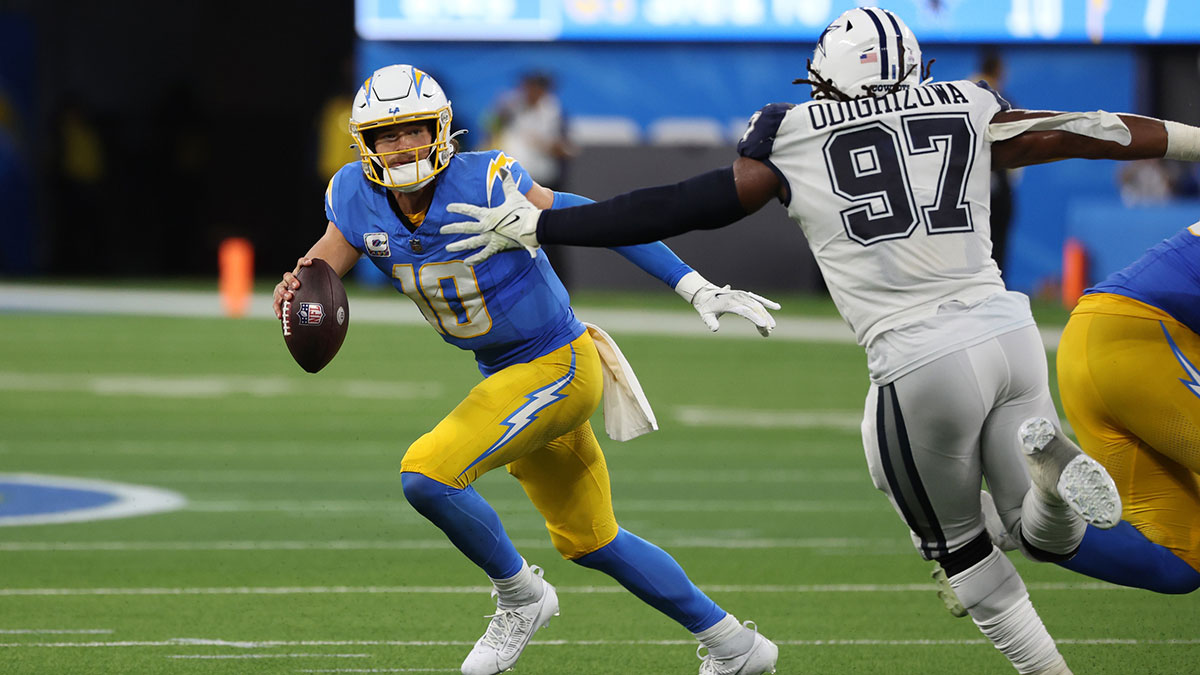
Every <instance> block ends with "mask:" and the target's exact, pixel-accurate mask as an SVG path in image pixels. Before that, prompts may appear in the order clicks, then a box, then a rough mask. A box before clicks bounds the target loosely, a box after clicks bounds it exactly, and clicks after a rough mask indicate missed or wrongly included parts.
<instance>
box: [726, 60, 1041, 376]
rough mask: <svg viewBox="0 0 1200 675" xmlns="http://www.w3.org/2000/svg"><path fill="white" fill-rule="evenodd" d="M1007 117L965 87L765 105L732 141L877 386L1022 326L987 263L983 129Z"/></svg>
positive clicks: (981, 93) (1017, 301) (988, 94)
mask: <svg viewBox="0 0 1200 675" xmlns="http://www.w3.org/2000/svg"><path fill="white" fill-rule="evenodd" d="M1008 107H1009V106H1008V103H1007V102H1005V101H1004V99H1002V98H1000V97H999V96H997V95H996V93H995V92H993V91H992V90H991V89H987V88H986V87H984V86H981V85H977V84H975V83H972V82H967V81H956V82H935V83H931V84H926V85H922V86H918V87H910V88H907V89H904V90H900V91H897V92H895V93H891V94H888V95H886V96H881V97H878V98H860V99H856V100H853V101H846V102H835V101H825V100H814V101H809V102H807V103H804V104H801V105H795V104H791V103H772V104H770V105H768V106H766V107H764V108H763V109H761V110H759V111H758V112H757V113H755V114H754V116H753V117H752V118H751V120H750V128H749V129H747V131H746V134H745V135H744V136H743V137H742V140H741V142H739V143H738V153H739V154H740V155H742V156H744V157H749V158H751V159H756V160H759V161H761V162H764V163H766V164H767V165H768V166H770V167H771V168H772V169H773V170H774V171H775V173H776V174H777V175H778V176H779V177H780V179H781V180H782V182H783V183H784V185H785V186H786V187H785V195H786V201H785V206H787V209H788V215H790V216H791V217H792V219H793V220H795V221H796V222H797V223H799V224H800V227H801V229H802V230H803V231H804V236H805V238H806V239H808V242H809V244H810V246H811V248H812V251H813V254H814V255H815V256H816V259H817V264H818V265H819V266H820V268H821V272H822V273H823V274H824V275H825V279H826V280H827V281H828V286H829V292H830V295H831V296H832V297H833V300H834V303H836V304H837V307H838V311H840V312H841V314H842V317H843V318H844V319H845V320H846V322H847V323H848V324H850V327H851V328H852V329H853V330H854V333H855V337H856V338H857V340H858V343H859V344H860V345H862V346H863V347H865V348H866V350H867V354H868V367H869V368H870V371H871V376H872V379H873V380H874V381H876V382H877V383H883V382H887V381H890V380H892V379H894V378H896V377H899V376H900V375H902V374H904V373H905V372H909V371H911V370H912V369H914V368H916V367H917V366H919V365H921V364H922V363H928V362H929V361H931V360H933V359H934V358H937V357H938V356H939V355H941V354H945V353H948V352H950V351H953V350H954V349H957V348H961V347H963V346H965V345H969V344H971V343H977V342H979V341H982V340H984V339H987V338H988V337H991V336H993V335H998V334H1000V333H1002V332H1007V331H1011V330H1014V329H1015V328H1017V327H1019V326H1021V325H1025V324H1032V323H1033V317H1032V315H1031V314H1030V313H1029V306H1028V299H1027V298H1025V297H1024V296H1022V295H1020V294H1017V293H1006V292H1005V288H1004V283H1003V282H1002V281H1001V280H1000V270H999V268H998V267H997V266H996V264H995V262H993V261H992V257H991V252H992V243H991V225H990V223H989V218H990V207H989V200H990V197H991V145H990V143H989V142H988V140H987V134H986V130H987V128H988V124H989V123H990V122H991V119H992V117H993V116H995V114H996V113H998V112H1000V111H1001V110H1006V109H1008ZM902 328H904V329H906V330H899V329H902ZM909 329H911V330H909Z"/></svg>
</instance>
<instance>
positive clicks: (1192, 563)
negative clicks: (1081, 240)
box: [1058, 223, 1200, 593]
mask: <svg viewBox="0 0 1200 675" xmlns="http://www.w3.org/2000/svg"><path fill="white" fill-rule="evenodd" d="M1197 261H1200V223H1196V224H1194V225H1192V226H1191V227H1189V228H1187V229H1185V230H1183V231H1182V232H1179V233H1178V234H1176V235H1175V236H1173V237H1171V238H1170V239H1167V240H1165V241H1163V242H1162V243H1160V244H1158V245H1157V246H1155V247H1153V248H1151V249H1150V250H1149V251H1147V252H1146V254H1145V255H1143V256H1142V257H1141V258H1139V259H1138V260H1137V261H1135V262H1134V263H1133V264H1131V265H1129V266H1128V267H1126V268H1125V269H1123V270H1120V271H1118V272H1115V273H1113V274H1112V275H1110V276H1109V277H1108V278H1107V279H1105V280H1104V281H1102V282H1100V283H1099V284H1096V285H1095V286H1093V287H1092V288H1089V289H1087V290H1086V291H1084V296H1083V297H1082V298H1080V300H1079V304H1078V305H1076V306H1075V309H1074V310H1073V311H1072V312H1071V318H1070V319H1069V320H1068V321H1067V327H1066V329H1065V330H1063V335H1062V339H1061V340H1060V341H1059V343H1058V389H1059V393H1060V394H1061V395H1062V402H1063V410H1064V411H1066V413H1067V420H1068V421H1070V422H1071V426H1072V428H1074V430H1075V435H1076V437H1078V439H1079V444H1080V445H1081V446H1082V447H1083V450H1084V451H1085V452H1087V454H1089V455H1091V456H1092V457H1095V458H1096V459H1097V460H1099V462H1100V463H1101V464H1103V465H1104V468H1106V469H1107V470H1108V473H1109V474H1110V475H1111V476H1112V477H1113V479H1114V480H1115V481H1116V484H1117V490H1118V491H1119V492H1120V493H1121V502H1122V504H1124V511H1123V514H1122V515H1123V520H1122V521H1121V523H1120V525H1118V526H1117V527H1116V528H1114V529H1112V530H1105V531H1093V530H1092V528H1088V532H1087V534H1085V535H1084V537H1083V543H1082V544H1081V545H1080V547H1079V553H1078V554H1077V555H1076V556H1075V557H1074V558H1072V559H1070V560H1068V561H1066V562H1063V563H1061V564H1062V566H1063V567H1066V568H1068V569H1072V570H1075V571H1077V572H1081V573H1083V574H1087V575H1088V576H1092V577H1096V578H1099V579H1104V580H1106V581H1111V582H1113V583H1117V584H1122V585H1125V586H1135V587H1138V588H1145V589H1148V590H1152V591H1158V592H1160V593H1190V592H1192V591H1195V590H1196V589H1197V588H1200V335H1198V333H1200V263H1198V262H1197Z"/></svg>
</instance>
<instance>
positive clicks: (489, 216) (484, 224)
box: [441, 169, 542, 266]
mask: <svg viewBox="0 0 1200 675" xmlns="http://www.w3.org/2000/svg"><path fill="white" fill-rule="evenodd" d="M500 177H501V181H500V185H501V187H502V188H503V189H504V201H503V202H502V203H501V204H500V205H499V206H476V205H475V204H467V203H464V202H455V203H453V204H448V205H446V211H448V212H450V213H458V214H461V215H464V216H467V217H469V218H474V219H475V220H467V221H463V222H461V223H451V224H450V225H443V226H442V229H441V233H442V234H474V235H475V236H474V237H467V238H466V239H459V240H458V241H454V242H450V243H449V244H446V250H447V251H450V252H451V253H454V252H457V251H466V250H468V249H473V248H479V249H481V250H480V251H479V252H477V253H475V254H474V255H472V256H470V257H468V258H467V259H466V260H465V261H464V262H466V263H467V264H468V265H472V266H474V265H478V264H479V263H481V262H483V261H484V260H487V259H488V258H490V257H492V256H493V255H495V254H497V253H499V252H500V251H507V250H508V249H513V248H524V249H525V250H526V251H529V257H531V258H535V257H537V249H538V247H539V246H540V245H539V244H538V240H537V224H538V217H539V216H541V214H542V212H541V211H540V210H538V208H537V207H536V206H534V205H533V204H531V203H530V202H529V200H528V199H526V198H525V195H523V194H521V191H520V190H518V189H517V183H516V181H514V180H513V177H512V172H511V171H509V170H508V169H501V170H500Z"/></svg>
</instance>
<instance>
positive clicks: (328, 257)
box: [271, 223, 359, 319]
mask: <svg viewBox="0 0 1200 675" xmlns="http://www.w3.org/2000/svg"><path fill="white" fill-rule="evenodd" d="M358 256H359V253H358V250H357V249H355V248H354V247H353V246H351V245H350V242H348V241H346V238H345V237H344V236H342V233H341V231H340V230H338V228H337V225H334V224H333V223H329V224H328V225H327V226H326V227H325V234H324V235H322V236H321V238H320V239H318V240H317V243H315V244H313V245H312V248H310V249H308V253H305V254H304V257H302V258H300V259H298V260H297V261H296V267H295V268H294V269H293V270H292V271H291V272H284V273H283V280H282V281H280V282H279V283H278V284H275V292H274V293H273V294H272V297H271V304H272V306H273V307H274V309H275V318H276V319H282V318H283V301H284V300H291V299H292V298H293V295H292V291H294V290H296V289H297V288H300V280H299V279H297V278H296V273H297V272H299V271H300V268H301V267H308V266H309V265H311V264H312V259H313V258H320V259H321V260H324V261H325V262H327V263H329V266H330V267H332V268H333V271H335V272H337V275H338V276H339V277H340V276H344V275H345V274H346V272H349V271H350V268H351V267H354V263H356V262H358Z"/></svg>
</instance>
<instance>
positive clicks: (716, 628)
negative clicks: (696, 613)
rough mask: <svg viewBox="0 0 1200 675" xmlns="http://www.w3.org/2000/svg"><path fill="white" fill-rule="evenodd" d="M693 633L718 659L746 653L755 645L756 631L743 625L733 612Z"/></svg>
mask: <svg viewBox="0 0 1200 675" xmlns="http://www.w3.org/2000/svg"><path fill="white" fill-rule="evenodd" d="M692 635H695V636H696V639H697V640H699V641H700V644H702V645H704V646H705V647H707V648H708V653H709V654H712V655H713V656H714V657H716V658H718V659H724V658H728V657H730V656H738V655H741V654H745V653H746V652H748V651H750V647H752V646H754V631H752V630H750V629H749V628H746V627H745V626H743V625H742V624H741V622H739V621H738V620H737V617H735V616H734V615H732V614H726V615H725V618H723V619H721V620H720V621H718V622H716V623H714V624H713V625H712V626H710V627H708V628H705V629H704V630H702V631H700V632H699V633H692Z"/></svg>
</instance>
